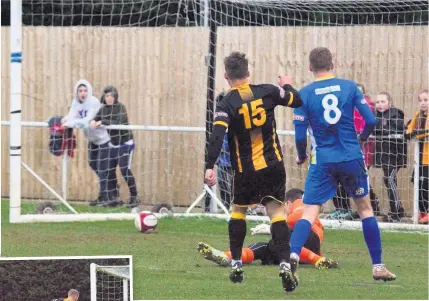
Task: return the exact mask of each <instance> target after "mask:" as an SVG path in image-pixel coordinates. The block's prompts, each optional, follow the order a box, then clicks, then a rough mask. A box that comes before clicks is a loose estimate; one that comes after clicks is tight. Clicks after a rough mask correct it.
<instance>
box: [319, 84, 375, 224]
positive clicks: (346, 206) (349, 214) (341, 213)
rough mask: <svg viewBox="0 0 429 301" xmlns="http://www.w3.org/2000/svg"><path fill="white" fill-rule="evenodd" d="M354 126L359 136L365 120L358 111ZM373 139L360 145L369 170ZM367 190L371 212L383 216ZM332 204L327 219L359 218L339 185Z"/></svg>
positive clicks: (371, 107)
mask: <svg viewBox="0 0 429 301" xmlns="http://www.w3.org/2000/svg"><path fill="white" fill-rule="evenodd" d="M356 85H357V86H358V88H359V90H360V91H361V92H362V94H363V96H364V99H365V100H366V102H367V103H368V105H369V107H370V109H371V111H373V112H374V103H373V101H372V100H371V98H370V97H369V95H368V94H367V93H366V89H365V86H364V85H363V84H358V83H357V84H356ZM353 119H354V124H355V129H356V133H357V134H358V135H360V134H361V133H362V131H363V129H364V128H365V120H364V119H363V118H362V115H361V114H360V113H359V111H358V110H355V111H354V116H353ZM374 147H375V143H374V138H372V137H370V138H368V140H367V141H365V142H363V143H362V151H363V154H364V159H365V164H366V167H367V169H368V170H369V169H370V167H371V166H372V165H373V163H374ZM369 187H370V189H369V197H370V200H371V206H372V210H373V211H374V214H375V215H376V216H383V215H382V214H381V209H380V204H379V201H378V198H377V195H376V194H375V192H374V189H373V188H372V186H371V184H370V186H369ZM332 202H333V204H334V207H335V210H334V211H332V212H331V213H329V215H328V216H327V218H328V219H346V220H352V219H355V218H359V214H358V213H357V212H353V211H352V209H351V208H352V207H351V206H350V198H349V196H348V195H347V192H346V190H345V189H344V187H343V186H342V185H341V184H339V185H338V188H337V193H336V195H335V196H334V197H333V198H332Z"/></svg>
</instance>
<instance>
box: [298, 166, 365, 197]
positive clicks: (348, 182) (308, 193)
mask: <svg viewBox="0 0 429 301" xmlns="http://www.w3.org/2000/svg"><path fill="white" fill-rule="evenodd" d="M339 183H341V185H343V187H344V188H345V189H346V191H347V193H348V195H349V196H351V197H353V198H355V199H356V198H362V197H364V196H366V195H367V194H368V191H369V178H368V172H367V169H366V166H365V162H364V161H363V159H356V160H352V161H345V162H336V163H321V164H311V165H310V168H309V170H308V175H307V180H306V181H305V189H304V196H303V202H304V204H307V205H322V204H323V203H326V201H328V200H330V199H332V198H333V197H334V195H335V193H336V191H337V186H338V184H339Z"/></svg>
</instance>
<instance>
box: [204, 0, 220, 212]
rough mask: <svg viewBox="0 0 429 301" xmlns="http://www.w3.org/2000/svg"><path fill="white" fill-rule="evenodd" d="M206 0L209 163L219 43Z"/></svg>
mask: <svg viewBox="0 0 429 301" xmlns="http://www.w3.org/2000/svg"><path fill="white" fill-rule="evenodd" d="M203 1H204V25H205V26H208V27H209V30H210V34H209V52H208V56H207V58H206V64H207V94H206V102H207V103H206V145H205V162H206V163H207V160H208V156H207V149H208V145H209V140H210V135H211V133H212V131H213V115H214V90H215V78H216V45H217V26H216V22H215V16H213V15H212V11H211V9H210V8H211V7H210V6H211V4H212V2H211V1H209V0H203ZM215 202H216V201H215V200H213V198H211V199H210V208H209V209H210V212H213V211H212V210H214V211H216V209H214V208H216V205H215V204H216V203H215Z"/></svg>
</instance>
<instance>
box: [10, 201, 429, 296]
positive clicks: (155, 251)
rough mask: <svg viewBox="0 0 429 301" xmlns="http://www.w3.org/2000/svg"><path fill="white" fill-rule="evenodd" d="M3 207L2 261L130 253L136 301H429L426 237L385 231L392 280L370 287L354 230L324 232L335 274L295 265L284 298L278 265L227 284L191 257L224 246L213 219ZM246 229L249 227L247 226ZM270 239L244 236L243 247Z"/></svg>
mask: <svg viewBox="0 0 429 301" xmlns="http://www.w3.org/2000/svg"><path fill="white" fill-rule="evenodd" d="M7 206H8V203H7V202H5V201H3V202H2V256H85V255H132V256H133V264H134V299H135V300H140V299H285V298H286V299H426V300H427V299H428V282H427V279H428V265H427V263H428V236H427V235H424V234H403V233H383V234H382V238H383V243H384V259H385V262H386V263H387V264H388V267H389V268H390V269H391V270H392V271H393V272H394V273H396V275H397V277H398V278H397V280H396V281H394V282H389V283H384V282H375V281H373V280H372V277H371V265H370V261H369V257H368V253H367V250H366V247H365V244H364V241H363V237H362V233H361V232H360V231H339V230H330V231H326V233H325V242H324V244H323V247H322V250H323V252H324V254H325V255H326V256H328V257H330V258H333V259H336V260H338V261H339V262H340V264H341V268H340V269H337V270H328V271H319V270H316V269H314V268H312V267H310V266H301V268H300V271H299V275H300V279H301V282H300V286H299V287H298V288H297V290H296V291H295V292H293V293H291V294H288V295H287V296H285V294H284V293H283V291H282V288H281V284H280V280H279V279H278V276H277V274H278V272H277V268H276V267H274V266H261V265H259V264H256V263H254V264H252V265H250V266H246V267H245V272H246V278H245V283H243V284H241V285H233V284H231V283H230V282H229V280H228V273H229V269H227V268H220V267H217V266H215V265H214V264H212V263H211V262H208V261H206V260H204V259H203V258H201V257H200V255H199V254H198V253H197V252H196V244H197V243H198V242H199V241H204V242H207V243H209V244H211V245H213V246H215V247H218V248H227V246H228V238H227V224H226V222H225V221H220V220H211V219H163V220H161V221H160V223H159V229H158V233H154V234H141V233H139V232H137V231H136V229H135V228H134V225H133V222H132V221H108V222H90V223H81V222H79V223H56V224H13V225H12V224H9V223H8V207H7ZM248 228H250V227H248ZM266 240H268V236H257V237H254V236H250V235H249V236H248V238H247V239H246V243H250V242H256V241H266Z"/></svg>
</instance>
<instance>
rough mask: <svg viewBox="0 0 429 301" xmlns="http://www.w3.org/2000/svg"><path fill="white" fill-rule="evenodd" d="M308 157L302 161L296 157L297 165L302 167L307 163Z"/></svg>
mask: <svg viewBox="0 0 429 301" xmlns="http://www.w3.org/2000/svg"><path fill="white" fill-rule="evenodd" d="M307 158H308V156H306V157H305V158H304V159H300V158H298V157H296V164H298V165H302V164H304V162H305V161H307Z"/></svg>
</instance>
